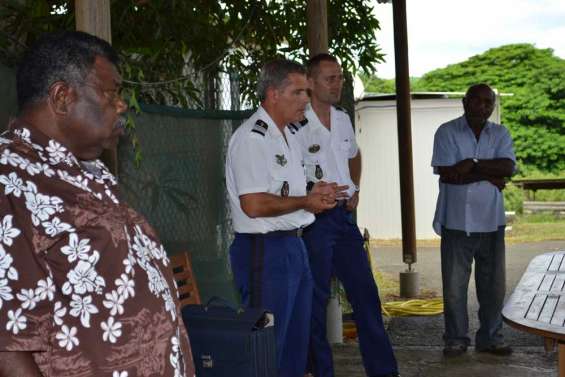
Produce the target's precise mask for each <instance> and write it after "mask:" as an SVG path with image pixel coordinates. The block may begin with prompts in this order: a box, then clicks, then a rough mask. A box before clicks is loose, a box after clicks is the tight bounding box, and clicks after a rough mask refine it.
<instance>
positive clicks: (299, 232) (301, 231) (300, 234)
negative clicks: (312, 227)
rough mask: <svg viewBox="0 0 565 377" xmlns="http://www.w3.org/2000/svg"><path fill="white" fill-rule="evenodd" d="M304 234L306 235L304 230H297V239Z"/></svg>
mask: <svg viewBox="0 0 565 377" xmlns="http://www.w3.org/2000/svg"><path fill="white" fill-rule="evenodd" d="M303 233H304V228H298V229H296V237H302V234H303Z"/></svg>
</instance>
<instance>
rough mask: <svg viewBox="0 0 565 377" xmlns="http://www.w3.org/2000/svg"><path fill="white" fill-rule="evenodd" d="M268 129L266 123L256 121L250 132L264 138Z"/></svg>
mask: <svg viewBox="0 0 565 377" xmlns="http://www.w3.org/2000/svg"><path fill="white" fill-rule="evenodd" d="M268 129H269V125H268V124H267V123H266V122H264V121H262V120H261V119H257V122H255V125H254V126H253V128H252V129H251V132H255V133H258V134H259V135H261V136H265V134H266V133H267V130H268Z"/></svg>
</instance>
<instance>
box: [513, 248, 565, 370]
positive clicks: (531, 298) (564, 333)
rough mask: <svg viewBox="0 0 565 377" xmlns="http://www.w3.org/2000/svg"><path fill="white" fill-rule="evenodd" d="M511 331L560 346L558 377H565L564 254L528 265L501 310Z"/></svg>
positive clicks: (548, 255) (549, 347)
mask: <svg viewBox="0 0 565 377" xmlns="http://www.w3.org/2000/svg"><path fill="white" fill-rule="evenodd" d="M502 317H503V319H504V321H505V322H506V323H507V324H509V325H510V326H512V327H515V328H517V329H519V330H522V331H526V332H529V333H533V334H537V335H540V336H543V337H544V338H545V349H546V350H547V351H551V350H553V349H554V347H555V343H558V352H559V354H558V357H559V376H560V377H565V251H558V252H553V253H546V254H542V255H538V256H537V257H535V258H534V259H532V261H531V262H530V264H529V265H528V268H527V269H526V272H524V275H522V278H521V279H520V282H519V283H518V285H517V286H516V288H514V292H513V293H512V295H511V296H510V298H509V299H508V302H506V304H505V305H504V309H503V310H502Z"/></svg>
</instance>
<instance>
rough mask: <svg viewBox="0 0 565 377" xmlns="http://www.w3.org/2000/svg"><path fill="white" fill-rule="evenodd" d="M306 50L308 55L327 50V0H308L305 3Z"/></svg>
mask: <svg viewBox="0 0 565 377" xmlns="http://www.w3.org/2000/svg"><path fill="white" fill-rule="evenodd" d="M306 13H307V18H308V20H307V22H306V27H307V33H308V51H309V53H310V57H312V56H315V55H318V54H320V53H323V52H328V3H327V0H308V3H307V5H306Z"/></svg>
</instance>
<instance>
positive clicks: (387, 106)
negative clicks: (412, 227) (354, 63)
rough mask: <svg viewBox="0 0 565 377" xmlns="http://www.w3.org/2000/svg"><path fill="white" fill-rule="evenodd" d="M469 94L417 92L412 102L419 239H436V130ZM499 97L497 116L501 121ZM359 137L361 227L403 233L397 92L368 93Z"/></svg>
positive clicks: (388, 235)
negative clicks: (432, 165)
mask: <svg viewBox="0 0 565 377" xmlns="http://www.w3.org/2000/svg"><path fill="white" fill-rule="evenodd" d="M462 95H463V93H413V94H412V101H411V103H412V105H411V109H412V112H411V118H412V153H413V166H414V202H415V212H416V213H415V216H416V238H417V239H430V238H436V237H437V235H436V234H435V233H434V231H433V228H432V220H433V217H434V212H435V205H436V199H437V195H438V190H439V188H438V182H437V179H438V178H437V175H434V174H433V172H432V168H431V160H432V149H433V140H434V133H435V131H436V129H437V128H438V127H439V126H440V125H441V124H442V123H445V122H447V121H449V120H451V119H454V118H457V117H459V116H461V115H462V114H463V104H462V102H461V98H462ZM499 98H500V97H498V96H497V101H496V102H497V103H496V106H495V110H494V112H493V114H492V116H491V120H492V121H494V122H497V123H500V101H499ZM355 117H356V119H355V121H356V124H355V125H356V135H357V142H358V144H359V147H360V149H361V153H362V157H363V174H362V177H361V195H360V201H359V208H358V211H357V221H358V224H359V226H360V227H362V228H367V229H368V230H369V232H370V234H371V237H372V238H380V239H395V238H401V237H402V228H401V221H400V183H399V170H398V137H397V128H396V100H395V97H394V95H379V96H366V97H364V98H363V99H362V100H361V101H359V102H357V104H356V105H355Z"/></svg>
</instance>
